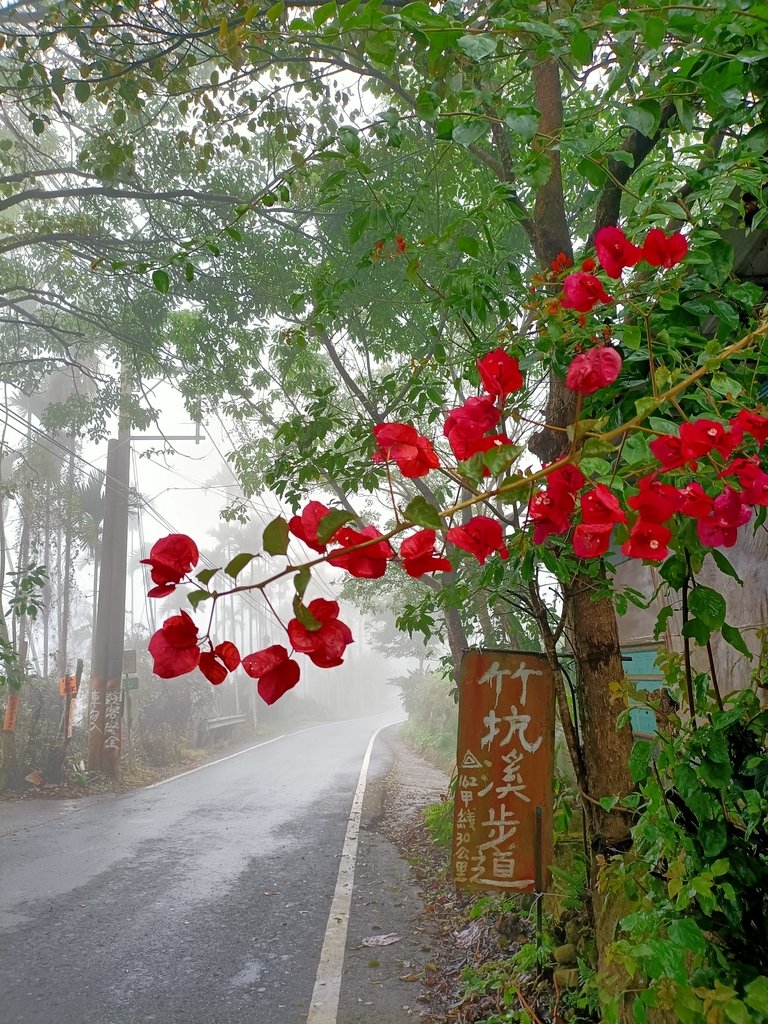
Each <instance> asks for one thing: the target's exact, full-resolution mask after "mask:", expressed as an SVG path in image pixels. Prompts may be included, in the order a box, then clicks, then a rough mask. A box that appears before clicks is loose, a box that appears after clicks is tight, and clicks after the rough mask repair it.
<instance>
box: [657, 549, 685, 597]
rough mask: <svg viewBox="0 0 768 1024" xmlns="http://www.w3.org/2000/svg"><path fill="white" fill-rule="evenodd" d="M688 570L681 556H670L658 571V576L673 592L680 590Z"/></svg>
mask: <svg viewBox="0 0 768 1024" xmlns="http://www.w3.org/2000/svg"><path fill="white" fill-rule="evenodd" d="M687 575H688V569H687V566H686V564H685V559H684V558H683V556H682V555H672V557H671V558H668V559H667V560H666V562H665V563H664V564H663V565H662V566H661V568H660V569H659V576H661V578H662V579H663V580H665V581H666V582H667V583H668V584H669V585H670V587H672V589H673V590H680V589H681V588H682V586H683V584H684V583H685V580H686V577H687Z"/></svg>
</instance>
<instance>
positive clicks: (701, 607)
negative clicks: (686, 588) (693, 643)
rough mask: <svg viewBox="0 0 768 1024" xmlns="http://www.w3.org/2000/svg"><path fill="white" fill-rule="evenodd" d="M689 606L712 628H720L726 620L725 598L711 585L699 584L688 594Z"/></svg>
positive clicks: (692, 611) (693, 612) (694, 613)
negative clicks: (703, 585)
mask: <svg viewBox="0 0 768 1024" xmlns="http://www.w3.org/2000/svg"><path fill="white" fill-rule="evenodd" d="M688 607H689V608H690V610H691V613H692V614H693V615H695V616H696V617H697V618H698V619H701V621H702V622H703V623H704V624H705V625H706V626H707V627H708V628H709V629H710V630H715V629H720V627H721V626H722V624H723V623H724V622H725V611H726V605H725V598H724V597H723V595H722V594H718V592H717V591H716V590H712V588H711V587H702V586H700V585H697V586H695V587H694V588H693V590H692V591H691V592H690V594H689V595H688Z"/></svg>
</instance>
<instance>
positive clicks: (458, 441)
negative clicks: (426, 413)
mask: <svg viewBox="0 0 768 1024" xmlns="http://www.w3.org/2000/svg"><path fill="white" fill-rule="evenodd" d="M500 417H501V413H500V412H499V410H498V409H497V408H496V405H495V404H494V400H493V399H492V398H491V397H489V396H488V395H479V396H478V397H475V398H468V399H467V401H466V402H465V403H464V405H460V406H459V407H458V408H457V409H451V411H450V412H449V413H448V416H447V417H446V420H445V426H444V427H443V433H444V434H445V436H446V437H447V438H448V443H449V444H450V446H451V448H452V450H453V454H454V455H455V456H456V458H457V459H458V460H459V462H463V461H464V460H465V459H468V458H470V457H471V456H472V455H473V454H474V452H475V451H478V450H479V449H478V448H476V447H474V448H473V446H474V445H476V444H477V442H478V441H479V440H480V438H481V437H482V436H483V434H485V433H486V431H488V430H490V429H491V428H492V427H495V426H496V425H497V423H498V422H499V419H500Z"/></svg>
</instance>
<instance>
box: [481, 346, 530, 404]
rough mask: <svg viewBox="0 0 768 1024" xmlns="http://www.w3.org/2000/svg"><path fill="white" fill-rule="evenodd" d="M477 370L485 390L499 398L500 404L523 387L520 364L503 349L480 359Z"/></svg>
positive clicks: (498, 349) (497, 349)
mask: <svg viewBox="0 0 768 1024" xmlns="http://www.w3.org/2000/svg"><path fill="white" fill-rule="evenodd" d="M477 368H478V370H479V371H480V381H481V383H482V385H483V390H484V391H485V392H486V393H487V394H489V395H493V396H495V397H497V398H498V399H499V401H500V402H504V399H505V398H507V397H508V396H509V395H511V394H513V393H514V392H515V391H519V389H520V388H521V387H522V386H523V375H522V373H520V364H519V363H518V361H517V360H516V359H515V357H514V356H511V355H509V353H508V352H505V351H504V349H503V348H496V349H494V350H493V352H487V353H486V354H485V355H484V356H483V357H482V359H478V361H477Z"/></svg>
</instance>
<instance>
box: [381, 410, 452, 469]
mask: <svg viewBox="0 0 768 1024" xmlns="http://www.w3.org/2000/svg"><path fill="white" fill-rule="evenodd" d="M373 436H374V437H375V438H376V443H377V444H378V446H379V447H378V448H377V449H376V451H375V452H374V453H373V461H374V462H387V461H389V460H390V459H391V460H392V461H393V462H396V463H397V468H398V469H399V470H400V472H401V473H402V474H403V476H407V477H410V478H411V479H415V478H416V477H419V476H426V475H427V473H428V472H429V471H430V470H431V469H437V468H438V466H439V465H440V460H439V459H438V457H437V453H436V452H435V449H434V448H433V447H432V442H431V441H430V440H429V438H426V437H422V435H421V434H420V433H419V432H418V431H417V430H416V428H415V427H412V426H411V425H410V424H409V423H381V424H379V426H376V427H374V428H373Z"/></svg>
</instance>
